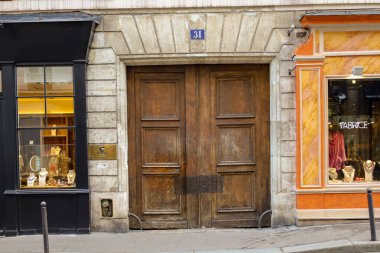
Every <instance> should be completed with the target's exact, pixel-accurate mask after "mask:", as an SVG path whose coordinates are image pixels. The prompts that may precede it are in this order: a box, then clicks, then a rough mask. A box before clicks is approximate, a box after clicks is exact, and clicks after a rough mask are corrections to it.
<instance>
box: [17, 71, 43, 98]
mask: <svg viewBox="0 0 380 253" xmlns="http://www.w3.org/2000/svg"><path fill="white" fill-rule="evenodd" d="M44 95H45V91H44V68H43V67H18V68H17V96H23V97H35V96H44Z"/></svg>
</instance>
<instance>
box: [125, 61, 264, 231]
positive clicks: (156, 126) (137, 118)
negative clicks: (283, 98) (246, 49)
mask: <svg viewBox="0 0 380 253" xmlns="http://www.w3.org/2000/svg"><path fill="white" fill-rule="evenodd" d="M268 74H269V72H268V66H265V65H198V66H195V65H193V66H162V67H156V66H154V67H135V68H131V69H129V70H128V116H129V121H128V123H129V125H128V126H129V128H128V133H129V171H130V172H129V180H130V182H129V185H130V207H131V208H130V210H131V212H133V213H135V214H137V215H139V217H140V218H142V221H143V225H144V227H145V228H183V227H189V228H192V227H200V226H206V227H211V226H214V227H252V226H257V222H258V218H259V216H260V215H261V214H262V213H263V212H264V211H265V210H267V209H269V208H270V198H269V196H270V195H269V84H268ZM267 225H268V224H267Z"/></svg>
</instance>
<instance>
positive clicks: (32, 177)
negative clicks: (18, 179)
mask: <svg viewBox="0 0 380 253" xmlns="http://www.w3.org/2000/svg"><path fill="white" fill-rule="evenodd" d="M36 179H37V177H36V175H35V174H34V173H30V174H29V177H28V179H27V186H29V187H32V186H34V182H35V181H36Z"/></svg>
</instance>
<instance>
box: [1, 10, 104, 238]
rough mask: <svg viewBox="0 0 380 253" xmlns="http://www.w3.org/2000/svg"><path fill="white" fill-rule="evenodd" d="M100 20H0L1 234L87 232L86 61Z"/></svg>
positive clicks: (75, 16) (69, 16) (68, 16)
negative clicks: (44, 220) (45, 224)
mask: <svg viewBox="0 0 380 253" xmlns="http://www.w3.org/2000/svg"><path fill="white" fill-rule="evenodd" d="M99 22H100V18H99V17H98V16H94V15H89V14H85V13H81V12H75V13H39V14H14V15H12V14H10V15H0V122H1V124H0V133H1V134H0V146H1V149H0V233H1V234H4V235H6V236H14V235H20V234H35V233H41V227H42V226H41V205H40V204H41V202H42V201H45V202H46V203H47V210H48V224H49V232H50V233H88V232H89V229H90V210H89V187H88V166H87V164H88V161H87V159H88V158H87V129H86V85H85V81H86V77H85V74H86V62H87V55H88V45H89V44H90V42H91V39H92V34H93V31H94V27H95V26H96V24H98V23H99Z"/></svg>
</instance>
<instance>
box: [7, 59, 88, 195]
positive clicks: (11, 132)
mask: <svg viewBox="0 0 380 253" xmlns="http://www.w3.org/2000/svg"><path fill="white" fill-rule="evenodd" d="M86 64H87V61H85V60H78V61H73V62H34V63H28V62H25V63H14V62H0V68H1V69H2V75H3V83H7V85H3V97H2V98H3V101H2V102H3V106H2V107H3V108H2V112H3V119H4V120H3V125H2V133H3V137H4V140H3V142H2V143H3V147H2V148H3V150H4V169H5V177H6V178H7V180H6V182H4V186H5V187H4V188H5V193H7V192H8V193H10V194H14V193H16V194H17V193H18V192H19V193H21V194H28V192H34V193H38V192H41V193H49V192H50V193H54V192H73V191H80V192H88V159H87V123H86V121H87V117H86V115H87V112H86V80H85V79H86V78H85V76H86ZM34 66H72V68H73V88H74V96H73V97H74V126H73V128H74V129H75V156H76V187H73V188H44V189H41V188H36V189H21V187H20V177H19V175H20V174H19V173H20V171H19V167H18V159H17V156H18V141H17V140H18V139H17V136H18V134H17V131H18V130H19V129H28V128H19V127H18V126H17V98H18V96H17V73H16V72H17V67H34ZM33 129H40V127H36V128H33ZM16 155H17V156H16Z"/></svg>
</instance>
